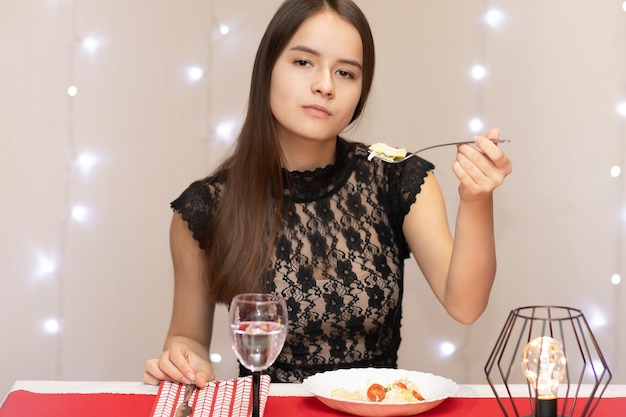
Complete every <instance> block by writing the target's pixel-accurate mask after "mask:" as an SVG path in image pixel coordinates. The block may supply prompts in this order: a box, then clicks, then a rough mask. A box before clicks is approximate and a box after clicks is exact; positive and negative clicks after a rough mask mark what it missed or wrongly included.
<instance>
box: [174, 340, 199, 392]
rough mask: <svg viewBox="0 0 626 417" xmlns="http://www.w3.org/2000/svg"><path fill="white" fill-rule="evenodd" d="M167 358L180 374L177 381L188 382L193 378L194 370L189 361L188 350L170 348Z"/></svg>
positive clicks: (192, 380)
mask: <svg viewBox="0 0 626 417" xmlns="http://www.w3.org/2000/svg"><path fill="white" fill-rule="evenodd" d="M168 360H169V362H171V364H172V365H174V366H175V367H176V370H177V371H178V372H177V373H178V374H180V377H179V379H178V380H179V381H180V382H182V383H184V384H189V383H192V382H194V380H195V377H196V375H195V372H194V370H193V368H192V366H191V363H190V362H189V352H188V351H187V349H172V350H170V351H169V355H168Z"/></svg>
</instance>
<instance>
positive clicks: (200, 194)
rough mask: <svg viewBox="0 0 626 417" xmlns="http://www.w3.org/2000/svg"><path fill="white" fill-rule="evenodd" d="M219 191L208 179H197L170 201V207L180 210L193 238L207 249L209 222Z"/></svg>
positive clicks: (201, 246)
mask: <svg viewBox="0 0 626 417" xmlns="http://www.w3.org/2000/svg"><path fill="white" fill-rule="evenodd" d="M218 192H219V188H218V187H216V186H215V185H214V184H211V183H210V182H209V181H207V180H200V181H195V182H193V183H192V184H191V185H190V186H189V187H187V189H186V190H185V191H183V192H182V194H181V195H180V196H179V197H178V198H177V199H176V200H174V201H172V202H171V203H170V207H171V208H172V209H173V210H175V211H177V212H179V213H180V214H181V215H182V217H183V220H185V221H186V222H187V225H188V226H189V230H191V232H192V233H193V238H194V239H195V240H196V241H197V242H198V244H199V245H200V248H202V249H206V241H207V235H206V229H207V223H208V220H209V216H210V214H211V213H212V212H213V209H214V202H215V201H216V198H217V194H218Z"/></svg>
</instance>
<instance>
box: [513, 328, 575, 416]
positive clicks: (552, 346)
mask: <svg viewBox="0 0 626 417" xmlns="http://www.w3.org/2000/svg"><path fill="white" fill-rule="evenodd" d="M566 365H567V359H566V358H565V354H564V353H563V347H562V346H561V343H560V342H559V341H558V340H556V339H553V338H551V337H548V336H542V337H537V338H535V339H533V340H531V341H530V342H529V343H528V344H527V345H526V347H525V348H524V353H523V354H522V370H523V371H524V375H525V376H526V379H528V382H530V384H531V385H532V387H533V389H534V390H535V393H536V400H537V408H536V410H535V411H536V413H535V416H536V417H556V398H557V394H558V393H557V390H558V388H559V383H560V382H561V380H562V379H563V376H564V375H565V369H566Z"/></svg>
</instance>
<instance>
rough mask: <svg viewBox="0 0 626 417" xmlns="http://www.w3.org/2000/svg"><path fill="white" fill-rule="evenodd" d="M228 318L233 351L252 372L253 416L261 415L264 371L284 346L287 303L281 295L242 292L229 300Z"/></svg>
mask: <svg viewBox="0 0 626 417" xmlns="http://www.w3.org/2000/svg"><path fill="white" fill-rule="evenodd" d="M228 319H229V324H230V336H231V341H232V347H233V350H234V351H235V354H236V355H237V358H238V359H239V362H241V364H242V365H243V366H244V367H246V368H247V369H249V370H250V371H251V372H252V417H258V416H259V387H260V385H261V372H262V371H264V370H266V369H267V368H269V367H270V366H271V365H272V364H273V363H274V361H275V360H276V358H277V357H278V354H279V353H280V351H281V350H282V349H283V344H284V343H285V337H286V336H287V305H286V304H285V300H284V299H283V298H282V297H281V296H279V295H274V294H262V293H247V294H239V295H236V296H235V297H234V298H233V300H232V301H231V303H230V309H229V314H228Z"/></svg>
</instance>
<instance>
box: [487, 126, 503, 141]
mask: <svg viewBox="0 0 626 417" xmlns="http://www.w3.org/2000/svg"><path fill="white" fill-rule="evenodd" d="M485 137H486V138H487V139H492V140H493V139H500V129H498V128H497V127H495V128H493V129H489V130H488V131H487V133H485Z"/></svg>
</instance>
